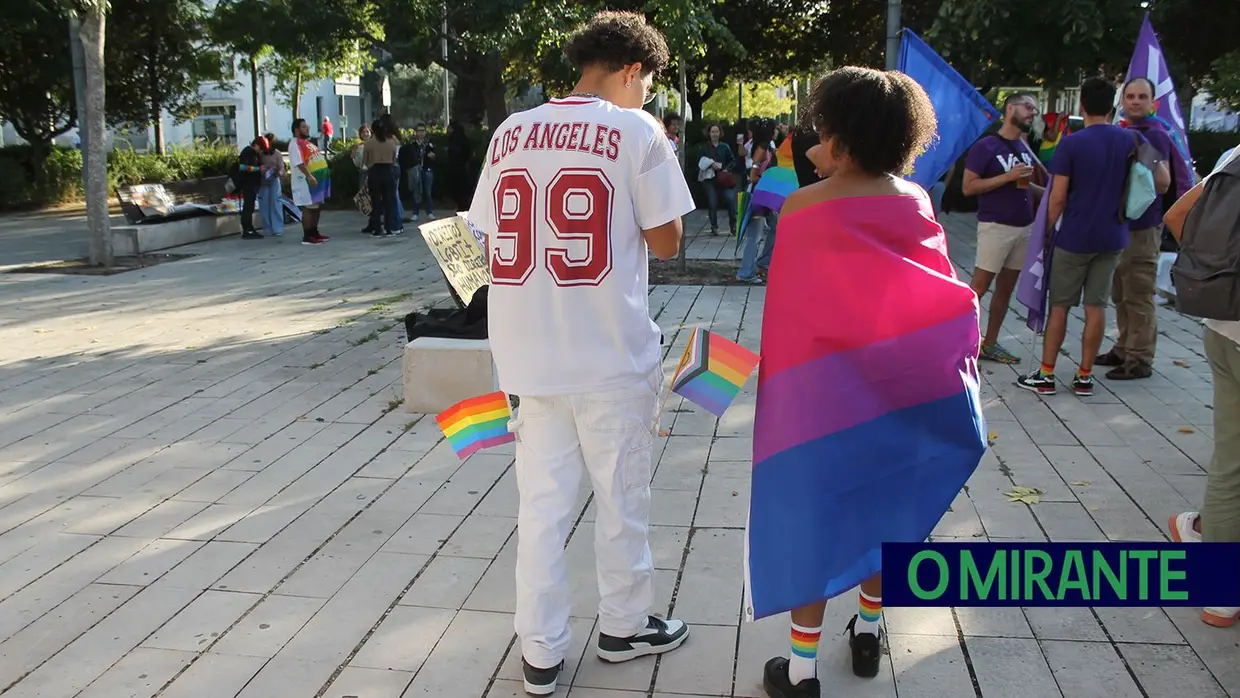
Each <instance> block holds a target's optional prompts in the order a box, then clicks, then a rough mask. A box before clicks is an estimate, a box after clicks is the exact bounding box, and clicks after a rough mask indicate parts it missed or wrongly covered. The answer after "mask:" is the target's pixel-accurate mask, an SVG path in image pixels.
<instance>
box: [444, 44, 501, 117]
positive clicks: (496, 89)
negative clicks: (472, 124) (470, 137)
mask: <svg viewBox="0 0 1240 698" xmlns="http://www.w3.org/2000/svg"><path fill="white" fill-rule="evenodd" d="M484 70H485V73H484V75H483V80H484V89H483V95H484V99H485V102H486V107H487V126H489V127H490V129H491V131H492V132H494V131H495V129H497V128H499V127H500V124H502V123H504V119H507V118H508V91H507V89H506V88H505V86H504V57H503V55H502V54H500V52H499V51H492V52H491V53H489V54H487V57H486V67H485V69H484ZM458 93H459V88H458ZM444 125H445V126H447V124H444Z"/></svg>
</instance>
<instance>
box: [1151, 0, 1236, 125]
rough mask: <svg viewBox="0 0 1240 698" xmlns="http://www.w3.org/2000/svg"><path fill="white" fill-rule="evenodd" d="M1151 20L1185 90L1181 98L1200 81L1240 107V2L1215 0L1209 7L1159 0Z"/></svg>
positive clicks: (1183, 0) (1230, 104)
mask: <svg viewBox="0 0 1240 698" xmlns="http://www.w3.org/2000/svg"><path fill="white" fill-rule="evenodd" d="M1150 22H1151V24H1153V25H1154V30H1155V31H1157V32H1158V42H1159V44H1160V45H1161V46H1162V49H1163V57H1164V58H1165V59H1166V60H1167V67H1168V68H1169V69H1170V70H1171V76H1172V79H1173V80H1174V81H1175V85H1176V87H1177V88H1178V89H1179V91H1180V92H1181V100H1182V101H1181V104H1186V103H1188V99H1189V98H1190V97H1191V94H1192V93H1191V90H1190V89H1188V88H1191V87H1197V88H1205V89H1206V90H1209V92H1210V94H1211V95H1212V96H1214V97H1215V98H1217V99H1218V100H1219V101H1221V102H1223V103H1224V104H1226V105H1228V107H1229V108H1230V109H1232V110H1233V111H1237V110H1240V53H1238V52H1237V51H1236V36H1237V35H1240V3H1234V2H1218V3H1211V4H1210V5H1209V7H1208V9H1206V8H1203V7H1202V3H1201V2H1194V1H1193V0H1158V2H1156V3H1154V5H1153V9H1152V10H1151V12H1150Z"/></svg>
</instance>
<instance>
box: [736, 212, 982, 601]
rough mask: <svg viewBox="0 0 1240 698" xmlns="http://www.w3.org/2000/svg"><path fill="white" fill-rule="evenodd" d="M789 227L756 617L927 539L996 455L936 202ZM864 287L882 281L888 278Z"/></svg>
mask: <svg viewBox="0 0 1240 698" xmlns="http://www.w3.org/2000/svg"><path fill="white" fill-rule="evenodd" d="M885 199H887V200H884V201H877V200H875V199H873V198H868V199H837V200H833V201H827V202H825V203H820V204H817V205H815V206H811V207H809V208H806V209H802V210H800V211H797V212H796V213H793V214H791V215H784V216H783V217H782V218H781V219H780V221H779V245H778V247H776V249H775V256H774V259H773V260H772V264H773V267H774V268H772V269H771V275H770V280H769V282H768V284H769V285H768V287H767V294H766V305H765V311H764V315H763V318H762V352H763V353H762V363H761V367H760V369H759V372H758V396H757V409H756V413H755V417H754V446H753V463H754V466H753V488H752V497H751V503H750V510H749V527H748V532H747V538H746V553H745V563H746V565H745V581H746V584H745V587H746V604H745V609H746V616H747V617H748V618H749V619H751V620H752V619H755V618H763V617H765V616H770V615H774V614H776V613H782V612H784V611H787V610H789V609H792V608H797V607H800V606H804V605H806V604H809V603H813V602H816V601H821V600H823V599H829V598H831V597H833V596H836V595H839V594H841V593H844V592H846V591H848V590H849V589H851V588H853V587H854V586H856V585H857V584H858V583H860V582H862V581H863V580H865V579H868V578H869V577H871V576H873V575H874V574H875V573H877V572H880V571H882V557H881V546H882V544H883V543H898V542H907V543H919V542H922V541H924V540H925V539H926V537H927V536H929V535H930V532H931V531H932V530H933V529H934V527H935V525H936V524H937V523H938V521H939V519H940V518H941V517H942V516H943V514H944V513H945V512H946V511H947V509H948V507H949V506H950V505H951V503H952V500H953V499H954V498H955V497H956V495H957V493H958V492H959V491H960V489H961V487H963V486H964V484H965V482H966V481H967V480H968V478H969V476H970V475H971V474H972V473H973V471H974V470H975V469H976V468H977V464H978V462H979V461H980V460H981V458H982V454H983V453H984V452H985V450H986V436H985V434H986V432H985V424H984V422H983V419H982V410H981V404H980V401H979V397H978V383H979V379H978V373H977V353H978V346H979V343H980V334H979V332H978V305H977V298H976V296H975V295H974V294H973V292H972V291H971V290H969V287H968V286H967V285H965V284H964V283H962V282H961V281H959V280H958V279H957V278H956V275H955V272H954V271H953V269H952V266H951V262H950V260H949V259H948V257H947V241H946V237H945V236H944V234H943V228H942V227H940V226H939V224H938V223H936V222H935V221H934V215H933V212H932V211H931V209H930V203H929V201H921V200H918V199H913V198H909V197H896V196H892V197H885ZM858 279H879V280H881V282H880V283H878V284H867V283H858V281H857V280H858Z"/></svg>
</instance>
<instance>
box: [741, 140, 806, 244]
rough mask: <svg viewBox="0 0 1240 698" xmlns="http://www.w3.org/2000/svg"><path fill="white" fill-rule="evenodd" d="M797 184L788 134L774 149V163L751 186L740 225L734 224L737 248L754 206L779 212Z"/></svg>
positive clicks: (742, 238) (743, 236) (743, 237)
mask: <svg viewBox="0 0 1240 698" xmlns="http://www.w3.org/2000/svg"><path fill="white" fill-rule="evenodd" d="M799 186H800V184H799V183H798V181H797V171H796V169H794V167H793V164H792V137H791V136H789V137H788V138H785V139H784V142H783V143H780V144H779V147H778V148H776V149H775V162H774V164H772V165H771V166H770V167H768V168H766V171H765V172H763V173H762V176H761V177H759V178H758V183H757V184H755V185H754V187H753V193H752V195H751V196H750V197H749V203H748V205H747V206H746V207H745V209H744V211H745V213H744V215H742V216H741V222H740V225H738V226H736V249H737V250H740V249H741V242H742V241H743V240H744V239H745V228H746V227H748V225H749V219H750V218H751V217H753V212H754V207H756V206H761V207H764V208H768V209H770V210H772V211H774V212H775V213H779V209H780V208H782V207H783V205H784V199H787V198H788V196H789V195H790V194H792V192H794V191H796V190H797V187H799Z"/></svg>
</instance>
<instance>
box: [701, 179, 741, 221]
mask: <svg viewBox="0 0 1240 698" xmlns="http://www.w3.org/2000/svg"><path fill="white" fill-rule="evenodd" d="M702 187H703V188H704V189H705V190H706V205H707V209H706V213H707V216H708V217H709V218H710V228H711V230H715V229H717V228H718V227H719V204H720V203H722V204H723V205H724V206H727V207H728V222H729V223H730V225H731V229H732V230H736V192H735V191H733V190H731V189H721V188H719V187H717V186H715V182H714V180H711V179H708V180H706V181H704V182H702Z"/></svg>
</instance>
